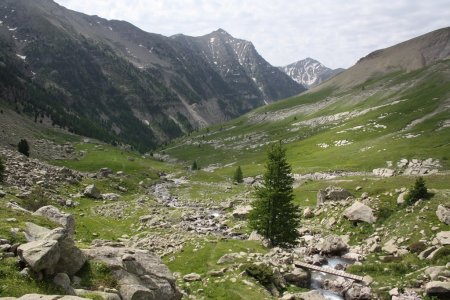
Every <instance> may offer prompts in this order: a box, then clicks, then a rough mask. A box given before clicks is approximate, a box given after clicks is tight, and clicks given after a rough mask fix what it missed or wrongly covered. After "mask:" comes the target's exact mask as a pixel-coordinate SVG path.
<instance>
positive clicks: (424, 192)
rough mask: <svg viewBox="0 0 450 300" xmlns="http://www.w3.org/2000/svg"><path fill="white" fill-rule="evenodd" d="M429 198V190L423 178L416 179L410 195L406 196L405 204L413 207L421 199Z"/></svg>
mask: <svg viewBox="0 0 450 300" xmlns="http://www.w3.org/2000/svg"><path fill="white" fill-rule="evenodd" d="M428 197H429V194H428V189H427V187H426V185H425V180H423V178H422V177H419V178H417V179H416V182H415V183H414V186H413V187H412V188H411V189H410V191H409V193H408V195H406V199H405V200H406V201H405V203H406V204H407V205H411V204H414V203H416V202H417V201H418V200H419V199H427V198H428Z"/></svg>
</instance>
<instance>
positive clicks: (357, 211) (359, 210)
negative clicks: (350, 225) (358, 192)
mask: <svg viewBox="0 0 450 300" xmlns="http://www.w3.org/2000/svg"><path fill="white" fill-rule="evenodd" d="M343 214H344V216H345V217H346V218H347V219H349V220H350V221H361V222H366V223H373V222H375V220H376V219H375V216H374V215H373V211H372V209H371V208H370V207H369V206H367V205H365V204H363V203H361V202H359V201H356V202H355V203H353V204H352V205H351V206H350V207H348V208H347V209H346V210H344V213H343Z"/></svg>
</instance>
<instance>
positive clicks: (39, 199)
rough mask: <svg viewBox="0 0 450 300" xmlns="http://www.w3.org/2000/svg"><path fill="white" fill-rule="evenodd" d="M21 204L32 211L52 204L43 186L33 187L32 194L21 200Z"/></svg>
mask: <svg viewBox="0 0 450 300" xmlns="http://www.w3.org/2000/svg"><path fill="white" fill-rule="evenodd" d="M19 204H20V205H21V206H22V207H23V208H25V209H27V210H30V211H36V210H38V209H39V208H41V207H43V206H47V205H50V204H52V202H51V201H50V199H49V198H48V197H47V196H46V195H45V192H44V190H43V189H42V188H41V187H35V188H33V190H32V192H31V194H29V195H28V196H26V197H25V198H23V199H21V200H20V201H19Z"/></svg>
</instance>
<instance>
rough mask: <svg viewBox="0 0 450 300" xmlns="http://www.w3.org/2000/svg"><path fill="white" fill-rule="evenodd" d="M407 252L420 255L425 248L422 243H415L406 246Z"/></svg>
mask: <svg viewBox="0 0 450 300" xmlns="http://www.w3.org/2000/svg"><path fill="white" fill-rule="evenodd" d="M408 248H409V251H410V252H412V253H420V252H422V251H423V250H425V249H426V248H427V245H426V244H425V243H424V242H415V243H412V244H411V245H409V246H408Z"/></svg>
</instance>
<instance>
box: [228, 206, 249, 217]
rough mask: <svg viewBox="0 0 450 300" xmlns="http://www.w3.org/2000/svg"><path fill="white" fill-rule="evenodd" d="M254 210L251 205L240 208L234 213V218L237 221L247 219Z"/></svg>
mask: <svg viewBox="0 0 450 300" xmlns="http://www.w3.org/2000/svg"><path fill="white" fill-rule="evenodd" d="M252 209H253V208H252V207H251V206H250V205H244V206H238V207H236V208H235V209H234V211H233V217H235V218H236V219H246V218H247V216H248V214H249V213H250V211H251V210H252Z"/></svg>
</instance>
